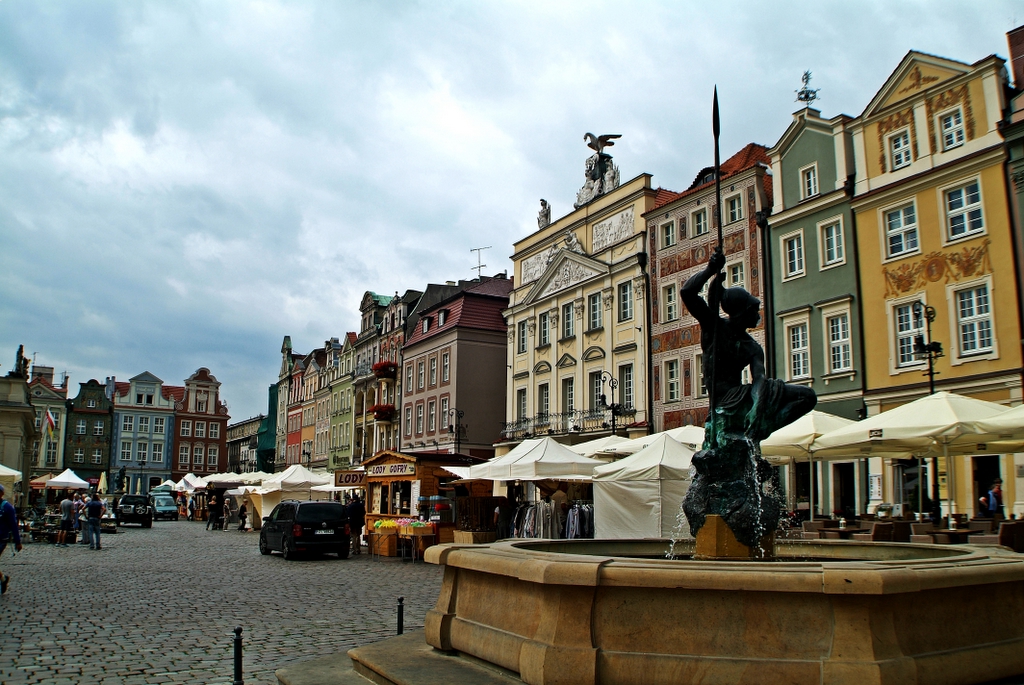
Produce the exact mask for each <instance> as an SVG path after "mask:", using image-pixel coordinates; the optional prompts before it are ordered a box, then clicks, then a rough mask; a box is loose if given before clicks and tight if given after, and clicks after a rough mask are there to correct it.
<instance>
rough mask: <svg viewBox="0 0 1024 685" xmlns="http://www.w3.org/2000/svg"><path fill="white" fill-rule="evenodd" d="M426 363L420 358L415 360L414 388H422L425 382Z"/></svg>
mask: <svg viewBox="0 0 1024 685" xmlns="http://www.w3.org/2000/svg"><path fill="white" fill-rule="evenodd" d="M426 376H427V372H426V363H425V362H424V361H423V360H422V359H421V360H419V361H418V362H416V389H417V390H422V389H423V385H424V383H425V382H426Z"/></svg>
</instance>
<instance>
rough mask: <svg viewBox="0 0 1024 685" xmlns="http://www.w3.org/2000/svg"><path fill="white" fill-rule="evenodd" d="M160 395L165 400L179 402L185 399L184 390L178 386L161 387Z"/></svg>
mask: <svg viewBox="0 0 1024 685" xmlns="http://www.w3.org/2000/svg"><path fill="white" fill-rule="evenodd" d="M160 394H161V395H163V396H164V399H165V400H171V401H173V402H181V401H183V400H184V399H185V388H184V387H182V386H180V385H163V386H161V388H160Z"/></svg>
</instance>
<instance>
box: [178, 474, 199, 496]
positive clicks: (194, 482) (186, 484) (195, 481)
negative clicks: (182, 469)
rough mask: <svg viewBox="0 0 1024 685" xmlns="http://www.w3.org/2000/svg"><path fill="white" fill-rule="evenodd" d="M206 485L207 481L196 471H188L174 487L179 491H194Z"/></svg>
mask: <svg viewBox="0 0 1024 685" xmlns="http://www.w3.org/2000/svg"><path fill="white" fill-rule="evenodd" d="M205 487H206V481H205V480H203V479H202V478H200V477H199V476H197V475H196V474H194V473H186V474H185V475H184V476H182V477H181V480H179V481H178V482H177V483H175V484H174V489H175V490H177V491H178V492H192V491H193V490H202V489H203V488H205Z"/></svg>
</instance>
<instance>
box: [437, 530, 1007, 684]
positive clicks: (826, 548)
mask: <svg viewBox="0 0 1024 685" xmlns="http://www.w3.org/2000/svg"><path fill="white" fill-rule="evenodd" d="M667 547H668V541H667V540H643V541H589V540H573V541H560V542H551V541H539V542H527V541H510V542H501V543H493V544H490V545H477V546H465V547H460V546H458V545H440V546H437V547H432V548H430V549H429V550H428V551H427V561H430V562H432V563H439V564H444V565H445V576H444V582H443V585H442V590H441V593H440V596H439V598H438V602H437V605H436V607H435V608H434V609H433V610H431V611H430V612H429V614H428V616H427V620H426V638H427V642H428V643H429V644H430V645H432V646H434V647H436V648H438V649H442V650H452V651H456V652H460V653H464V654H468V655H472V656H474V657H477V658H479V659H483V660H484V661H488V662H491V663H493V664H496V665H499V666H501V667H504V668H507V669H510V670H513V671H516V672H517V673H519V674H520V677H521V678H522V680H523V681H524V682H526V683H531V684H532V685H547V684H554V683H559V684H562V685H575V684H579V685H591V684H596V683H601V684H602V685H619V684H621V685H626V684H627V683H628V684H630V685H632V684H635V683H645V684H647V685H654V684H658V683H666V684H667V683H690V682H699V683H736V684H741V683H751V684H754V683H757V684H761V683H792V684H794V685H796V684H802V683H807V685H812V684H813V685H822V684H829V685H833V684H846V683H849V684H851V685H853V684H856V685H864V684H866V683H873V684H877V685H883V684H888V683H893V684H896V683H899V684H900V685H907V684H913V683H917V684H918V685H926V684H930V683H938V684H941V683H949V684H951V685H952V684H953V683H956V684H958V685H965V684H968V683H978V682H984V681H987V680H991V679H995V678H1000V677H1006V676H1012V675H1017V674H1024V561H1021V559H1020V557H1019V556H1018V555H1014V554H1012V553H1009V552H1006V551H1004V550H1000V549H998V548H985V549H981V548H971V547H966V546H957V547H950V546H933V545H909V544H884V543H864V544H858V543H850V542H846V541H825V540H822V541H779V542H777V543H776V544H775V550H774V551H775V554H776V555H777V557H778V560H777V561H775V562H757V561H735V562H721V561H715V562H711V561H695V560H666V559H664V558H663V555H664V553H665V550H666V549H667ZM676 551H677V553H680V552H681V553H683V554H688V553H692V551H693V542H692V541H691V542H683V543H680V544H679V545H677V548H676Z"/></svg>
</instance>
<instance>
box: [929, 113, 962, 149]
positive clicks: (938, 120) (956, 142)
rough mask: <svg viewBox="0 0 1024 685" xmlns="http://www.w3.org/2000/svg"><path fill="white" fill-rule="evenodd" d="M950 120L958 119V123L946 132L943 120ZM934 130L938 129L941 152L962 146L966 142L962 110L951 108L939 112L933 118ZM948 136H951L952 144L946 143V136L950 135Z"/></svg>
mask: <svg viewBox="0 0 1024 685" xmlns="http://www.w3.org/2000/svg"><path fill="white" fill-rule="evenodd" d="M952 118H958V119H959V120H960V121H959V122H957V123H956V124H955V125H954V126H951V127H950V128H949V131H947V130H946V121H945V120H946V119H952ZM935 128H937V129H938V131H939V136H940V137H941V138H942V145H941V148H942V152H946V151H947V150H952V149H954V148H958V147H961V146H962V145H963V144H964V141H965V140H966V136H965V133H964V112H963V109H961V108H960V107H959V106H957V107H953V108H952V109H947V110H945V111H943V112H939V113H938V114H937V115H936V116H935ZM950 134H952V136H953V141H952V142H948V141H947V136H948V135H950ZM957 134H959V135H957Z"/></svg>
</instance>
